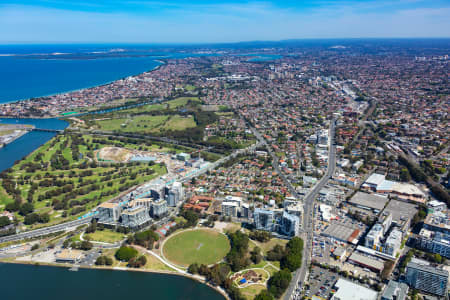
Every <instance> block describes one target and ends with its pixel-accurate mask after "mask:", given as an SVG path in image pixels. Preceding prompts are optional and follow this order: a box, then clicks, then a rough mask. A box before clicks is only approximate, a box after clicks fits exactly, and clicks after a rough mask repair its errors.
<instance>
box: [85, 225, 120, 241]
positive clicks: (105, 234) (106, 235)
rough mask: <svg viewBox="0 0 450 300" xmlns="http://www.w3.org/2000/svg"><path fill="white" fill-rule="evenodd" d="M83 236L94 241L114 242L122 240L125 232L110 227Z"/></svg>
mask: <svg viewBox="0 0 450 300" xmlns="http://www.w3.org/2000/svg"><path fill="white" fill-rule="evenodd" d="M83 238H84V239H89V240H91V241H94V242H102V243H110V244H113V243H116V242H120V241H122V240H123V239H124V238H125V234H123V233H120V232H117V231H112V230H109V229H103V230H97V231H95V232H93V233H89V234H85V235H84V237H83Z"/></svg>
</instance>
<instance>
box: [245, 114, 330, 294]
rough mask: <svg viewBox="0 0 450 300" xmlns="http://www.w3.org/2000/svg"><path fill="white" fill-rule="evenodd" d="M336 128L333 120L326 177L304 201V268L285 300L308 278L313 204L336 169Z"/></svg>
mask: <svg viewBox="0 0 450 300" xmlns="http://www.w3.org/2000/svg"><path fill="white" fill-rule="evenodd" d="M247 123H248V125H249V126H250V129H251V131H252V133H253V134H254V135H255V137H256V138H257V139H258V141H259V142H260V144H263V145H265V146H266V148H267V151H268V152H269V154H270V156H271V157H272V165H273V167H274V169H275V171H276V172H277V173H278V174H279V175H280V177H281V179H282V180H283V182H284V184H285V185H286V186H287V188H288V189H289V191H290V193H291V194H292V195H293V196H294V197H295V198H297V199H299V198H300V196H299V195H298V193H297V191H296V190H295V188H294V186H293V185H292V184H291V182H290V181H289V180H288V179H287V178H286V176H285V175H284V173H282V172H281V170H280V165H279V163H278V157H277V156H276V154H275V153H274V152H273V150H272V147H271V146H270V145H268V144H267V141H266V139H265V138H264V137H263V136H262V135H261V133H259V132H258V130H256V129H255V128H254V127H253V126H251V124H250V122H249V121H248V120H247ZM335 127H336V120H335V119H332V120H331V121H330V128H329V145H330V146H329V152H328V166H327V172H326V173H325V175H324V176H323V177H322V178H321V179H320V180H319V182H318V183H317V184H316V185H315V186H314V187H313V188H312V189H311V190H310V191H309V193H308V194H307V195H306V196H305V198H304V199H303V228H302V231H301V233H300V234H299V236H300V237H301V238H303V241H304V248H303V261H302V266H301V267H300V268H299V269H298V270H297V271H296V272H295V274H294V278H293V279H292V280H291V283H290V284H289V288H288V290H287V291H286V293H285V297H284V300H291V299H294V298H295V297H294V291H295V290H296V289H297V287H301V285H302V284H303V282H304V281H305V278H306V271H307V270H308V266H309V259H310V257H311V245H312V240H313V232H314V228H313V204H314V199H315V197H316V195H317V194H318V193H319V191H320V190H321V189H322V188H323V187H324V186H325V184H326V183H327V182H328V180H329V179H330V178H331V176H333V173H334V170H335V169H336V145H335V144H334V136H335Z"/></svg>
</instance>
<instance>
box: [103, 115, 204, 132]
mask: <svg viewBox="0 0 450 300" xmlns="http://www.w3.org/2000/svg"><path fill="white" fill-rule="evenodd" d="M96 126H97V128H98V129H100V130H105V131H122V132H136V133H152V132H160V131H161V130H174V131H177V130H185V129H189V128H194V127H196V126H197V124H196V123H195V120H194V117H193V116H187V117H183V116H180V115H173V116H169V115H162V116H147V115H142V116H135V117H133V118H132V119H126V118H119V119H110V120H101V121H97V122H96Z"/></svg>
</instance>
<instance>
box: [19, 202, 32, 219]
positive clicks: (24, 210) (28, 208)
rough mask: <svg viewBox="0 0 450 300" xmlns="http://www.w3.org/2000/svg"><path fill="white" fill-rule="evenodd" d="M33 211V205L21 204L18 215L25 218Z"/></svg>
mask: <svg viewBox="0 0 450 300" xmlns="http://www.w3.org/2000/svg"><path fill="white" fill-rule="evenodd" d="M33 210H34V206H33V204H31V203H29V202H26V203H24V204H22V206H20V209H19V213H20V214H21V215H22V216H26V215H27V214H29V213H32V212H33Z"/></svg>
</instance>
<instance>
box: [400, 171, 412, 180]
mask: <svg viewBox="0 0 450 300" xmlns="http://www.w3.org/2000/svg"><path fill="white" fill-rule="evenodd" d="M400 180H401V181H404V182H407V181H410V180H411V175H410V174H409V171H408V169H407V168H403V169H401V170H400Z"/></svg>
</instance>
